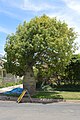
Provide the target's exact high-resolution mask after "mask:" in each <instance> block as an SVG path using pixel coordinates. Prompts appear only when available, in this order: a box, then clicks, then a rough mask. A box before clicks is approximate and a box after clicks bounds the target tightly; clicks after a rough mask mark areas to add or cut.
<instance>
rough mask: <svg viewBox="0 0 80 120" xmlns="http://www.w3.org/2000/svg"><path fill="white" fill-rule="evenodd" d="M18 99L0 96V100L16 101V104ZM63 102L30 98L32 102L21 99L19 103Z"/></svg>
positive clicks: (27, 99)
mask: <svg viewBox="0 0 80 120" xmlns="http://www.w3.org/2000/svg"><path fill="white" fill-rule="evenodd" d="M17 99H18V97H13V96H5V95H0V100H3V101H6V100H7V101H16V102H17ZM64 101H65V100H63V99H39V98H32V101H31V100H30V99H29V98H26V97H23V99H22V100H21V102H22V103H23V102H30V103H31V102H32V103H44V104H47V103H53V102H64Z"/></svg>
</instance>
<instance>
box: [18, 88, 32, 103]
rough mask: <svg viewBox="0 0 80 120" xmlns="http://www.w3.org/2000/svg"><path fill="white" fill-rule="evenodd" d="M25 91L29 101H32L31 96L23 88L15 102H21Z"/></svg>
mask: <svg viewBox="0 0 80 120" xmlns="http://www.w3.org/2000/svg"><path fill="white" fill-rule="evenodd" d="M26 93H27V95H28V97H29V99H30V101H31V102H32V98H31V96H30V94H29V92H28V90H26V89H25V90H23V92H22V93H21V95H20V96H19V97H18V99H17V102H18V103H20V102H21V100H22V98H23V97H24V95H25V94H26Z"/></svg>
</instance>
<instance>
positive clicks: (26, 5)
mask: <svg viewBox="0 0 80 120" xmlns="http://www.w3.org/2000/svg"><path fill="white" fill-rule="evenodd" d="M21 8H22V9H23V10H31V11H35V12H38V11H42V10H48V9H54V8H55V7H54V6H52V5H51V4H49V3H47V2H44V1H43V2H41V3H38V1H37V4H36V1H35V2H33V1H30V0H24V2H23V5H22V6H21Z"/></svg>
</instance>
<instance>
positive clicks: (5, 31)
mask: <svg viewBox="0 0 80 120" xmlns="http://www.w3.org/2000/svg"><path fill="white" fill-rule="evenodd" d="M0 32H3V33H5V34H9V33H11V31H10V30H8V29H7V28H4V27H2V26H0Z"/></svg>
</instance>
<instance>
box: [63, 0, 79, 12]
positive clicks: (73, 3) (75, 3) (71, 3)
mask: <svg viewBox="0 0 80 120" xmlns="http://www.w3.org/2000/svg"><path fill="white" fill-rule="evenodd" d="M62 1H64V2H65V3H66V5H67V6H68V7H69V8H71V9H73V10H74V11H76V12H77V13H79V14H80V0H62Z"/></svg>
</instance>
